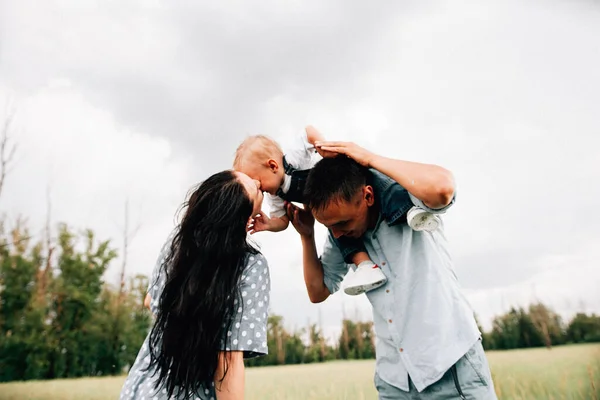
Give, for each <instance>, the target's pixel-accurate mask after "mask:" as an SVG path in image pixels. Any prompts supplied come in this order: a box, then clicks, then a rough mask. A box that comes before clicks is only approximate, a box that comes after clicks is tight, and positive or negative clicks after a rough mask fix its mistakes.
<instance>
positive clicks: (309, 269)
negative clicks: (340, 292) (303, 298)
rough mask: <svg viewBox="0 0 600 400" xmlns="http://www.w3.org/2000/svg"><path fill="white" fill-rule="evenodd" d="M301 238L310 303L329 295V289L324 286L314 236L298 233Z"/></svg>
mask: <svg viewBox="0 0 600 400" xmlns="http://www.w3.org/2000/svg"><path fill="white" fill-rule="evenodd" d="M300 238H301V240H302V264H303V266H304V282H305V283H306V291H307V292H308V298H309V299H310V301H311V303H321V302H323V301H325V300H327V298H328V297H329V295H330V293H329V289H327V286H325V279H324V273H323V264H321V261H319V256H318V255H317V246H316V245H315V237H314V235H311V236H304V235H300Z"/></svg>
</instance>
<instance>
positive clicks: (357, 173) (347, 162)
mask: <svg viewBox="0 0 600 400" xmlns="http://www.w3.org/2000/svg"><path fill="white" fill-rule="evenodd" d="M368 181H369V169H368V168H366V167H363V166H362V165H360V164H359V163H357V162H356V161H354V160H353V159H351V158H349V157H346V156H344V155H339V156H337V157H334V158H323V159H322V160H320V161H319V162H318V163H317V164H315V166H314V167H313V168H312V169H311V171H310V173H309V174H308V178H307V180H306V186H305V187H304V197H305V199H306V201H307V204H308V206H309V207H310V208H311V209H312V210H316V211H322V210H323V209H325V207H327V206H328V205H329V204H330V203H331V202H338V201H340V200H344V201H352V199H353V198H354V196H355V195H356V193H358V191H360V190H361V189H362V188H363V186H365V185H367V184H368Z"/></svg>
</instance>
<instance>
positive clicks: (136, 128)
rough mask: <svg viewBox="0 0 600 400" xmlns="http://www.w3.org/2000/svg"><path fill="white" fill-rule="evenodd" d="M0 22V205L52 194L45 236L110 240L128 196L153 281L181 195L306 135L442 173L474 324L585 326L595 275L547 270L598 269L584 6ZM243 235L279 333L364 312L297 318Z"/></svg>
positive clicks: (189, 6)
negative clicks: (10, 100)
mask: <svg viewBox="0 0 600 400" xmlns="http://www.w3.org/2000/svg"><path fill="white" fill-rule="evenodd" d="M4 6H5V8H6V13H3V14H4V15H5V17H4V19H5V21H2V23H1V24H0V28H1V29H2V30H3V32H2V33H3V34H2V43H1V44H2V45H1V46H0V51H1V53H0V77H1V78H0V79H1V80H2V82H3V84H4V86H5V88H6V89H7V90H8V89H10V90H13V91H14V92H16V96H17V97H18V99H19V100H20V104H21V109H20V111H21V113H22V116H21V121H22V123H23V125H24V128H25V129H24V131H23V134H22V137H21V138H20V142H21V149H20V150H21V151H22V153H21V154H22V159H21V163H20V164H19V166H18V168H17V169H16V170H15V173H14V175H11V176H10V177H9V178H10V179H9V182H8V186H7V190H6V192H5V194H3V196H2V198H1V199H0V202H1V203H0V204H2V205H3V207H4V209H5V210H7V211H8V212H9V213H11V214H12V215H14V214H16V213H18V212H22V213H24V214H27V215H30V216H31V220H32V223H33V224H37V226H41V224H42V223H43V217H44V215H45V208H44V201H43V199H44V196H45V187H46V185H47V184H48V183H50V184H51V186H52V196H53V217H54V219H55V220H65V221H67V222H70V223H72V224H74V225H75V226H78V227H84V226H89V227H92V228H94V229H95V230H97V231H98V233H99V234H100V235H101V236H103V237H112V238H114V239H115V241H117V242H119V241H120V234H121V232H120V231H119V230H118V228H117V225H118V224H119V223H121V221H122V213H123V203H124V200H125V198H126V197H128V196H129V197H130V199H131V204H132V208H133V209H134V212H132V223H133V224H135V223H136V222H137V221H141V222H142V229H141V230H140V232H139V234H138V236H136V238H135V241H134V243H133V245H132V248H131V254H130V256H131V258H130V265H131V268H130V271H131V272H134V271H140V272H142V271H146V272H147V273H149V272H150V269H151V267H152V265H153V263H154V258H155V257H156V254H157V252H158V249H159V246H160V244H161V242H162V240H163V237H164V235H165V234H166V231H167V230H168V228H169V227H170V226H171V223H172V217H173V214H174V212H175V209H176V208H177V206H178V205H179V204H180V202H181V201H182V200H183V197H184V195H185V192H186V191H187V189H188V187H189V186H190V185H191V184H193V183H196V182H197V181H199V180H201V179H202V178H204V177H205V176H206V175H208V174H209V173H212V172H215V171H218V170H220V169H223V168H228V167H230V166H231V158H232V154H233V151H234V149H235V147H236V146H237V144H238V142H239V140H241V138H242V137H243V136H245V135H247V134H255V133H265V134H268V135H271V136H273V137H275V138H276V139H278V140H279V141H280V142H282V143H284V144H285V143H286V142H287V143H289V142H290V141H291V138H292V135H294V134H297V133H298V132H299V131H300V130H301V129H302V128H303V127H304V126H305V125H307V124H313V125H315V126H316V127H317V128H319V129H321V130H322V131H323V133H324V134H325V136H326V137H328V138H332V139H345V140H354V141H357V142H359V143H361V144H363V145H365V146H366V147H368V148H370V149H372V150H374V151H377V152H380V153H382V154H384V155H388V156H392V157H397V158H404V159H409V160H413V161H422V162H432V163H438V164H440V165H443V166H446V167H448V168H449V169H451V170H452V171H453V172H454V173H455V176H456V178H457V182H458V190H459V191H458V199H457V203H456V205H455V206H454V207H453V208H452V210H451V211H450V212H449V213H448V214H447V215H446V216H445V222H446V228H447V229H446V231H447V232H446V233H447V236H448V238H449V240H450V243H451V246H452V248H451V250H452V252H453V254H454V256H455V260H456V268H457V271H458V274H459V277H460V279H461V281H462V282H463V286H464V287H465V288H466V289H467V290H468V291H469V293H470V296H471V298H472V299H473V300H474V301H473V305H474V307H475V309H476V311H478V313H480V314H482V315H487V316H491V315H492V314H493V313H496V312H500V311H501V310H502V307H501V301H500V300H499V299H502V298H504V299H505V300H504V303H505V304H510V303H511V302H517V301H526V299H528V298H529V297H528V296H529V294H530V293H531V283H532V282H536V285H535V286H536V288H535V292H536V294H538V295H539V296H542V295H544V296H547V297H544V298H548V299H553V298H556V299H557V300H556V301H557V303H556V304H557V307H559V306H560V304H561V303H560V302H561V301H563V300H562V299H564V301H567V299H568V301H572V302H575V301H573V299H576V298H579V297H582V298H583V299H582V300H583V301H584V302H586V303H588V304H589V305H590V307H596V308H595V309H596V310H599V309H600V305H598V304H597V301H596V300H594V295H593V293H592V292H591V291H590V290H588V289H585V288H588V285H590V282H594V281H595V280H597V278H598V276H599V275H598V274H600V272H599V271H598V270H597V269H594V268H591V267H588V268H586V269H581V270H578V271H580V272H573V271H571V270H569V274H568V275H569V277H568V279H560V274H559V273H558V272H556V271H561V272H562V271H563V269H566V268H568V266H567V265H570V264H560V263H559V264H556V265H555V266H552V265H554V263H555V261H554V260H555V259H559V260H578V261H577V263H578V264H581V265H593V260H595V259H597V257H596V255H595V254H593V253H591V252H590V251H589V250H587V247H585V246H582V243H588V242H591V243H593V242H594V241H596V242H597V241H598V240H599V239H600V233H599V232H598V230H597V229H596V227H597V226H600V217H599V216H598V214H597V213H595V212H594V211H595V209H596V205H597V204H598V203H599V202H600V186H598V185H595V184H594V182H597V181H598V180H599V179H600V175H599V174H600V164H599V162H598V159H597V157H596V156H595V152H594V149H596V148H597V147H598V144H599V143H598V132H599V131H600V125H599V123H598V118H597V115H596V114H597V110H598V109H600V96H599V95H598V93H600V73H599V72H598V71H600V55H599V54H598V52H597V51H595V49H596V48H597V44H596V42H597V39H596V38H597V37H598V36H599V35H600V28H599V27H600V24H599V23H598V21H599V20H600V7H598V5H597V4H596V3H592V2H558V1H544V2H541V1H537V2H536V1H534V2H528V3H526V4H525V3H523V2H518V1H487V2H471V1H462V2H461V1H432V2H418V3H417V2H415V3H414V4H413V3H407V2H402V3H397V4H396V3H394V4H393V5H392V3H389V2H388V3H385V4H384V2H381V3H379V4H375V3H373V4H370V5H369V6H365V5H363V4H362V3H360V2H357V3H352V2H341V1H338V2H327V3H322V4H321V3H319V4H318V5H314V4H312V5H308V4H305V3H294V4H289V3H286V4H285V5H284V4H283V3H277V2H265V3H263V4H262V6H261V7H255V6H252V7H250V6H248V5H247V4H246V3H243V2H221V3H219V4H218V5H213V6H208V5H206V4H204V3H197V2H196V3H193V2H188V3H185V4H182V3H177V4H176V3H169V2H164V1H152V2H150V1H141V0H123V1H120V2H106V1H104V2H97V1H87V2H84V1H79V0H77V1H75V0H73V1H64V0H63V1H47V2H44V3H43V4H38V2H33V1H30V0H23V1H19V2H10V4H4ZM7 16H9V17H7ZM214 137H218V138H219V140H215V139H214ZM321 234H323V231H322V230H321ZM259 240H261V241H262V242H263V250H264V252H265V254H266V255H267V257H268V259H269V263H270V265H271V268H272V274H273V304H272V308H273V310H274V311H275V312H278V313H282V314H284V316H285V318H286V320H289V322H290V324H296V325H302V326H303V325H304V324H305V323H306V320H307V319H311V320H313V321H316V320H317V319H318V310H319V309H320V310H321V316H322V319H323V320H324V324H325V325H327V326H332V327H334V326H335V324H336V323H337V321H339V320H340V319H341V314H342V313H341V309H342V304H343V306H344V307H345V309H346V310H347V311H348V313H349V314H350V315H351V314H352V313H353V312H354V311H353V310H355V309H356V308H358V309H359V311H360V312H361V313H362V314H363V315H364V316H365V317H368V316H369V315H370V310H369V305H368V302H367V301H366V299H365V298H364V296H361V297H360V298H358V299H356V298H350V297H349V296H345V295H342V294H339V295H335V296H333V298H331V299H330V300H328V301H327V302H326V303H325V304H323V305H319V306H315V305H312V304H310V303H309V302H308V299H307V296H306V294H305V289H304V284H303V281H302V273H301V264H300V262H301V258H300V245H299V240H298V238H297V237H296V235H295V233H294V232H293V231H291V228H290V230H289V232H285V233H281V234H264V235H262V236H259ZM119 243H120V242H119ZM565 262H566V261H565ZM569 262H571V261H569ZM573 262H575V261H573ZM113 269H114V268H113ZM552 271H554V272H552ZM559 281H560V283H559V284H557V283H556V282H559ZM542 282H544V283H542ZM577 303H578V301H577ZM594 304H595V305H594ZM346 306H347V307H346ZM573 307H576V306H573ZM332 329H333V328H332Z"/></svg>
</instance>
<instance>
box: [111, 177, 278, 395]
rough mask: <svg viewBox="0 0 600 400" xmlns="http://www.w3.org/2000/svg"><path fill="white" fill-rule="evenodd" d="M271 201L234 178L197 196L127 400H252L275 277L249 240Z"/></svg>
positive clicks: (153, 296) (160, 285)
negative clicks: (248, 378) (247, 380)
mask: <svg viewBox="0 0 600 400" xmlns="http://www.w3.org/2000/svg"><path fill="white" fill-rule="evenodd" d="M262 196H263V195H262V191H261V190H260V184H259V183H258V181H254V180H252V179H250V178H249V177H248V176H247V175H245V174H242V173H240V172H233V171H223V172H220V173H217V174H215V175H213V176H211V177H210V178H208V179H207V180H206V181H204V182H203V183H202V184H201V185H200V186H199V187H198V188H197V189H196V190H195V191H194V192H193V193H192V194H191V196H190V198H189V200H188V202H187V204H186V205H184V206H186V209H185V215H184V217H183V219H182V221H181V223H180V225H179V226H178V227H177V229H175V231H174V232H173V233H172V234H171V237H170V238H169V240H168V241H167V243H166V244H165V246H164V247H163V251H162V252H161V257H160V258H159V261H158V262H157V265H156V267H155V269H154V273H153V276H152V281H151V283H150V287H149V290H148V294H149V296H150V299H149V300H150V308H151V310H152V312H153V313H154V314H155V315H156V320H155V323H154V326H153V328H152V330H151V332H150V333H149V335H148V337H147V338H146V340H145V341H144V344H143V345H142V348H141V350H140V352H139V354H138V357H137V359H136V360H135V363H134V365H133V366H132V368H131V370H130V371H129V376H128V377H127V381H126V382H125V385H124V386H123V389H122V391H121V399H136V400H139V399H171V398H175V399H188V398H191V399H203V400H204V399H206V400H208V399H213V400H217V399H218V400H230V399H236V400H237V399H243V397H244V362H243V359H244V358H249V357H256V356H260V355H265V354H267V337H266V327H267V308H268V304H269V290H270V285H269V270H268V266H267V262H266V260H265V259H264V258H263V256H262V255H261V254H260V253H259V252H258V250H256V249H255V248H253V247H252V246H251V245H250V244H248V242H247V240H246V239H247V233H246V226H247V224H249V223H250V221H251V219H250V218H251V217H252V216H254V215H256V214H257V213H258V212H260V208H261V205H262V199H263V197H262Z"/></svg>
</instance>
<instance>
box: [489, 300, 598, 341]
mask: <svg viewBox="0 0 600 400" xmlns="http://www.w3.org/2000/svg"><path fill="white" fill-rule="evenodd" d="M480 330H481V331H482V332H484V331H483V330H482V329H481V327H480ZM591 342H600V315H595V314H590V315H588V314H584V313H578V314H576V315H575V316H574V317H573V318H572V319H571V320H570V321H569V322H568V323H564V322H563V320H562V318H561V317H560V316H559V315H558V314H556V313H555V312H554V311H553V310H552V309H551V308H550V307H548V306H546V305H544V304H542V303H537V304H531V305H530V306H529V308H527V309H525V308H523V307H520V308H514V307H513V308H511V309H510V311H508V312H507V313H505V314H503V315H501V316H498V317H496V318H494V320H493V322H492V330H491V331H490V332H484V333H483V346H484V348H485V349H486V350H508V349H517V348H528V347H543V346H546V347H548V348H551V347H552V346H557V345H561V344H568V343H591Z"/></svg>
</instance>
